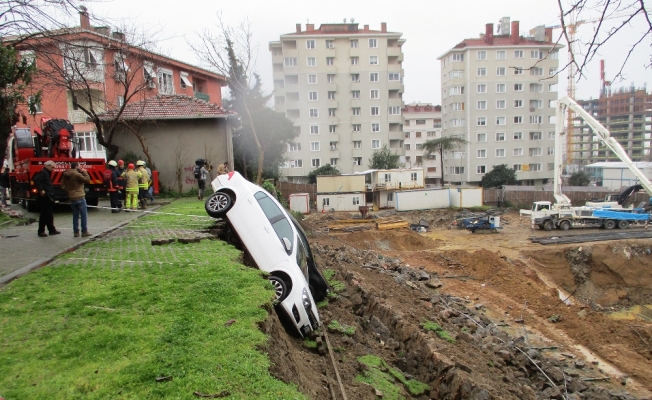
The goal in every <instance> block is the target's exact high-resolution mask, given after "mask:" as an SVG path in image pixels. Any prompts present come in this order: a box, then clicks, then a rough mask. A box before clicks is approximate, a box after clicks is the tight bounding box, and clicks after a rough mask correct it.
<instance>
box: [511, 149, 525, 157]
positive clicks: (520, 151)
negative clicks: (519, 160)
mask: <svg viewBox="0 0 652 400" xmlns="http://www.w3.org/2000/svg"><path fill="white" fill-rule="evenodd" d="M512 154H513V155H514V157H521V156H522V155H523V148H522V147H517V148H515V149H514V151H513V153H512Z"/></svg>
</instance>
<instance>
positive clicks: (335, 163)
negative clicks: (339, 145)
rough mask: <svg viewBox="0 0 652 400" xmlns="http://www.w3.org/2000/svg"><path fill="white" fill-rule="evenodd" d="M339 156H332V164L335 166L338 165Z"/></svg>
mask: <svg viewBox="0 0 652 400" xmlns="http://www.w3.org/2000/svg"><path fill="white" fill-rule="evenodd" d="M337 160H338V158H331V165H332V166H333V167H334V166H336V165H337Z"/></svg>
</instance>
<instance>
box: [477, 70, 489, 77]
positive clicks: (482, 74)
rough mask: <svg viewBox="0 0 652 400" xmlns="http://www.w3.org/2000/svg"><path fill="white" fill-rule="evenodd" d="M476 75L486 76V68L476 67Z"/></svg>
mask: <svg viewBox="0 0 652 400" xmlns="http://www.w3.org/2000/svg"><path fill="white" fill-rule="evenodd" d="M478 76H487V69H486V68H478Z"/></svg>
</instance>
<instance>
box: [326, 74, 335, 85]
mask: <svg viewBox="0 0 652 400" xmlns="http://www.w3.org/2000/svg"><path fill="white" fill-rule="evenodd" d="M326 81H327V82H328V83H333V82H335V74H328V75H326Z"/></svg>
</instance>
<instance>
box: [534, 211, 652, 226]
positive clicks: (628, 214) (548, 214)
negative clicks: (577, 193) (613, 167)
mask: <svg viewBox="0 0 652 400" xmlns="http://www.w3.org/2000/svg"><path fill="white" fill-rule="evenodd" d="M649 220H650V214H648V213H646V212H645V211H644V210H643V209H640V208H634V209H626V208H620V209H609V208H593V207H571V208H565V209H556V210H545V211H541V212H539V213H536V214H533V215H532V223H533V224H535V225H537V226H538V227H539V228H540V229H544V230H546V231H550V230H552V229H553V228H557V229H561V230H563V231H566V230H568V229H571V228H605V229H614V228H619V229H627V228H629V227H630V226H632V225H642V226H643V225H645V226H646V225H647V223H648V222H649Z"/></svg>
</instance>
